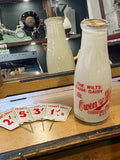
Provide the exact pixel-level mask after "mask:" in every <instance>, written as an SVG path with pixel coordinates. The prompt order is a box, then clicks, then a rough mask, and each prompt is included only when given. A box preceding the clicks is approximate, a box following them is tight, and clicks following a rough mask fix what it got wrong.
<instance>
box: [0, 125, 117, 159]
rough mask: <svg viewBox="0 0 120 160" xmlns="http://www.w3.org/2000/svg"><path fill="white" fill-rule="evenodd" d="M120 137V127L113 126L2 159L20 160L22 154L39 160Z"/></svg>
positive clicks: (1, 156)
mask: <svg viewBox="0 0 120 160" xmlns="http://www.w3.org/2000/svg"><path fill="white" fill-rule="evenodd" d="M119 135H120V125H116V126H111V127H107V128H102V129H99V130H94V131H90V132H86V133H81V134H77V135H74V136H70V137H65V138H61V139H59V140H54V141H50V142H46V143H43V144H38V145H33V146H30V147H26V148H22V149H18V150H14V151H10V152H7V153H3V154H0V159H2V160H6V159H8V160H10V159H13V160H20V159H21V158H20V157H19V156H18V155H19V153H22V154H23V155H24V156H25V158H27V159H31V158H37V157H40V156H44V155H48V154H51V153H55V152H58V151H63V150H66V149H71V148H75V147H78V146H84V145H86V144H90V143H93V142H94V143H95V142H100V141H101V140H108V139H111V138H114V137H116V139H117V136H119Z"/></svg>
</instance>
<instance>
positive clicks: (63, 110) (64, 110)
mask: <svg viewBox="0 0 120 160" xmlns="http://www.w3.org/2000/svg"><path fill="white" fill-rule="evenodd" d="M70 111H71V107H68V106H64V105H60V104H47V109H46V119H49V120H54V121H66V119H67V117H68V115H69V113H70Z"/></svg>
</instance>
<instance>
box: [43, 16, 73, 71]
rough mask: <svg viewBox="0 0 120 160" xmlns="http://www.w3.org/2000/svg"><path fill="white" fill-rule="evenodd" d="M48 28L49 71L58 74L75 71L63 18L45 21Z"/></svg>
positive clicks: (52, 18)
mask: <svg viewBox="0 0 120 160" xmlns="http://www.w3.org/2000/svg"><path fill="white" fill-rule="evenodd" d="M45 24H46V27H47V69H48V73H57V72H64V71H70V70H74V69H75V63H74V58H73V54H72V51H71V49H70V46H69V44H68V41H67V40H66V35H65V30H64V27H63V18H62V17H50V18H48V19H46V20H45Z"/></svg>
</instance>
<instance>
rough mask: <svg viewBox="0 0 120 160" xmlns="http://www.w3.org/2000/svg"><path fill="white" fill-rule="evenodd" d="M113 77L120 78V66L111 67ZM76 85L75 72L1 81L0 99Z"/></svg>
mask: <svg viewBox="0 0 120 160" xmlns="http://www.w3.org/2000/svg"><path fill="white" fill-rule="evenodd" d="M111 73H112V77H118V76H120V64H115V65H112V66H111ZM73 83H74V71H68V72H63V73H56V74H45V75H41V76H34V77H30V78H27V79H21V80H13V81H10V82H4V83H2V81H1V86H0V98H5V97H7V96H11V95H16V94H21V93H28V92H34V91H39V90H45V89H50V88H55V87H62V86H67V85H72V84H73Z"/></svg>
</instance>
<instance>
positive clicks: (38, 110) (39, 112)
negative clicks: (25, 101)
mask: <svg viewBox="0 0 120 160" xmlns="http://www.w3.org/2000/svg"><path fill="white" fill-rule="evenodd" d="M28 109H29V111H30V113H31V115H32V117H33V120H34V121H37V120H41V119H44V117H45V113H46V104H42V103H40V104H37V105H34V106H31V107H28Z"/></svg>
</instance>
